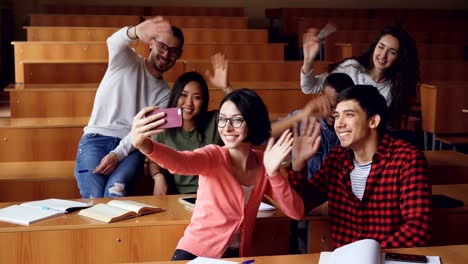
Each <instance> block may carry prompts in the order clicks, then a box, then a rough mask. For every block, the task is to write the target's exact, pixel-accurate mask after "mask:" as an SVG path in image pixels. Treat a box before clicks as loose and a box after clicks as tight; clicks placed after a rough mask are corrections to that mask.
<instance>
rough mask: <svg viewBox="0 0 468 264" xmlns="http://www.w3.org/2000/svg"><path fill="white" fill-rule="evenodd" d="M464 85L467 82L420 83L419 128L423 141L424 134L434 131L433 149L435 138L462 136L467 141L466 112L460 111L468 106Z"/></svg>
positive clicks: (467, 95) (467, 121) (467, 94)
mask: <svg viewBox="0 0 468 264" xmlns="http://www.w3.org/2000/svg"><path fill="white" fill-rule="evenodd" d="M467 88H468V82H448V83H447V82H436V83H434V84H425V83H424V84H422V85H421V87H420V89H421V116H422V129H423V131H424V132H425V141H427V133H432V134H433V137H432V149H433V150H436V149H437V147H436V137H441V138H442V137H443V138H446V140H445V141H447V140H449V139H450V137H451V136H458V137H460V136H461V137H462V138H463V137H464V138H465V140H464V142H465V143H466V142H468V115H467V114H465V113H464V112H463V109H465V108H466V107H468V89H467ZM441 140H442V139H441ZM461 142H462V143H463V140H462V141H461ZM426 148H427V147H426ZM439 149H440V147H439Z"/></svg>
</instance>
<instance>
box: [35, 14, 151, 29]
mask: <svg viewBox="0 0 468 264" xmlns="http://www.w3.org/2000/svg"><path fill="white" fill-rule="evenodd" d="M141 21H142V19H141V16H129V15H83V14H81V15H61V14H32V15H30V16H29V25H31V26H49V27H123V26H128V25H137V24H139V23H140V22H141Z"/></svg>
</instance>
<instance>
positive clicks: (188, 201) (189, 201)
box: [179, 196, 197, 208]
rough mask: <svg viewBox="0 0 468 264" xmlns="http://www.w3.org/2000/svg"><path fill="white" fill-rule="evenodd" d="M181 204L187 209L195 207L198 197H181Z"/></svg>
mask: <svg viewBox="0 0 468 264" xmlns="http://www.w3.org/2000/svg"><path fill="white" fill-rule="evenodd" d="M179 202H180V203H181V204H183V205H185V206H186V207H191V208H193V207H195V203H196V202H197V197H193V196H191V197H180V198H179Z"/></svg>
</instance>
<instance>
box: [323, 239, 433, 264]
mask: <svg viewBox="0 0 468 264" xmlns="http://www.w3.org/2000/svg"><path fill="white" fill-rule="evenodd" d="M409 263H414V262H402V261H393V260H385V253H382V252H381V250H380V244H379V242H377V241H375V240H373V239H363V240H359V241H356V242H354V243H351V244H348V245H346V246H342V247H340V248H337V249H335V250H334V251H333V252H322V253H320V260H319V264H409ZM426 263H428V264H440V258H439V257H438V256H427V262H426Z"/></svg>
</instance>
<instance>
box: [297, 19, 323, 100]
mask: <svg viewBox="0 0 468 264" xmlns="http://www.w3.org/2000/svg"><path fill="white" fill-rule="evenodd" d="M317 32H318V30H317V29H316V28H309V29H308V30H307V31H306V33H304V35H303V43H302V49H303V53H304V63H303V64H302V68H301V74H300V77H301V89H302V92H303V93H305V94H310V93H320V92H321V91H322V90H323V83H324V81H325V78H327V76H328V73H324V74H321V75H318V76H315V73H314V60H315V58H316V57H317V54H318V52H319V50H320V39H319V38H318V37H317Z"/></svg>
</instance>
